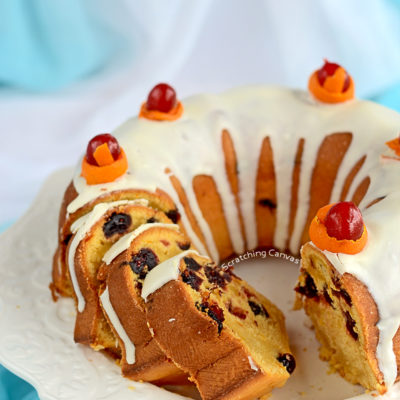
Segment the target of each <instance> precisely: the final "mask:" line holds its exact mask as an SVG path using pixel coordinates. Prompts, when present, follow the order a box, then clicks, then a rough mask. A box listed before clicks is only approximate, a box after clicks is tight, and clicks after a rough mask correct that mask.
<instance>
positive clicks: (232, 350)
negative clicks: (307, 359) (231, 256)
mask: <svg viewBox="0 0 400 400" xmlns="http://www.w3.org/2000/svg"><path fill="white" fill-rule="evenodd" d="M134 275H135V276H134V280H137V279H139V274H137V273H135V272H134ZM130 279H132V278H130ZM142 297H143V298H144V299H145V301H146V303H145V306H146V316H147V321H148V323H149V326H150V328H151V332H152V335H153V336H154V338H155V340H156V341H157V342H158V343H159V345H160V347H161V348H162V350H163V351H164V352H165V354H166V355H167V356H168V357H170V358H171V359H172V360H173V361H174V362H175V363H176V364H177V365H178V366H179V367H180V368H182V370H183V371H185V372H187V373H188V374H189V375H190V380H192V381H193V382H194V383H196V385H197V388H198V390H199V392H200V394H201V396H202V398H203V399H205V400H211V399H254V398H256V397H260V396H263V395H266V394H268V393H269V392H270V391H271V390H272V389H273V388H274V387H280V386H282V385H283V384H284V383H285V382H286V380H287V379H288V378H289V376H290V374H291V373H292V372H293V370H294V368H295V360H294V357H293V356H292V354H291V351H290V349H289V344H288V338H287V335H286V331H285V324H284V316H283V315H282V313H281V312H280V311H279V310H278V308H277V307H276V306H275V305H273V304H272V303H271V302H270V301H269V300H267V299H266V298H265V297H264V296H262V295H261V294H259V293H257V292H256V291H255V290H254V289H253V288H252V287H251V286H249V285H248V284H247V283H246V282H244V281H243V280H241V279H240V278H238V277H237V276H236V275H234V274H233V273H232V271H231V270H229V269H228V270H225V269H222V268H220V267H218V266H216V265H215V264H214V263H213V262H212V261H211V260H210V259H209V258H206V257H201V256H199V255H198V254H197V253H196V252H193V251H191V250H188V251H186V252H184V253H182V254H179V255H177V256H175V257H174V258H172V259H170V260H167V261H165V262H164V263H162V264H160V265H158V266H157V267H155V268H154V269H152V270H151V271H150V272H149V273H148V274H147V276H146V278H145V280H144V284H143V289H142Z"/></svg>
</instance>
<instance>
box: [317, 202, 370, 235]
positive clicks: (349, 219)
mask: <svg viewBox="0 0 400 400" xmlns="http://www.w3.org/2000/svg"><path fill="white" fill-rule="evenodd" d="M324 225H325V227H326V231H327V233H328V235H329V236H330V237H334V238H336V239H338V240H358V239H360V237H361V236H362V234H363V231H364V221H363V218H362V215H361V211H360V210H359V208H358V207H357V206H356V205H355V204H354V203H353V202H352V201H342V202H340V203H337V204H335V205H334V206H332V208H331V209H330V210H329V211H328V214H327V215H326V217H325V221H324Z"/></svg>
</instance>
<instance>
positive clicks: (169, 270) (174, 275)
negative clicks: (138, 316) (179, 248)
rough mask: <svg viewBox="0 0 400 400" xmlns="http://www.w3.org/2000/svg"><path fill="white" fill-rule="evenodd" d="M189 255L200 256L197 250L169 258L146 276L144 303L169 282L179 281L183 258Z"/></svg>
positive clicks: (143, 292)
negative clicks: (180, 265)
mask: <svg viewBox="0 0 400 400" xmlns="http://www.w3.org/2000/svg"><path fill="white" fill-rule="evenodd" d="M189 254H196V255H198V253H197V251H195V250H186V251H184V252H182V253H179V254H178V255H176V256H174V257H171V258H169V259H168V260H166V261H164V262H162V263H161V264H158V265H157V266H156V267H155V268H153V269H152V270H151V271H150V272H149V273H148V274H147V275H146V278H145V279H144V282H143V288H142V298H143V299H144V301H147V297H148V296H150V295H151V294H152V293H154V292H155V291H156V290H158V289H160V288H161V287H162V286H164V285H165V284H166V283H168V282H169V281H174V280H177V279H178V276H179V264H180V262H181V260H182V258H184V257H186V256H188V255H189Z"/></svg>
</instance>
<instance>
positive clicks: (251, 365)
mask: <svg viewBox="0 0 400 400" xmlns="http://www.w3.org/2000/svg"><path fill="white" fill-rule="evenodd" d="M247 358H248V359H249V364H250V368H251V369H252V370H254V371H258V369H259V368H258V367H257V365H256V363H255V362H254V360H253V359H252V358H251V357H250V356H247Z"/></svg>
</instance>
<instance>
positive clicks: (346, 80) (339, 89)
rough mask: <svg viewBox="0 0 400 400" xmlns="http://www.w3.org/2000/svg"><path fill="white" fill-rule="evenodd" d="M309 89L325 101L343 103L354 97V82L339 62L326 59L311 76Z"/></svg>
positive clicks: (316, 96) (318, 98)
mask: <svg viewBox="0 0 400 400" xmlns="http://www.w3.org/2000/svg"><path fill="white" fill-rule="evenodd" d="M308 89H309V90H310V92H311V94H312V95H313V96H314V97H315V98H316V99H317V100H320V101H322V102H324V103H341V102H343V101H346V100H350V99H352V98H354V82H353V79H352V77H351V76H350V75H349V74H348V73H347V71H346V70H345V69H344V68H343V67H341V66H340V65H339V64H336V63H331V62H329V61H327V60H325V64H324V65H323V66H322V67H321V68H320V69H319V70H317V71H314V73H313V74H312V75H311V76H310V80H309V81H308Z"/></svg>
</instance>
